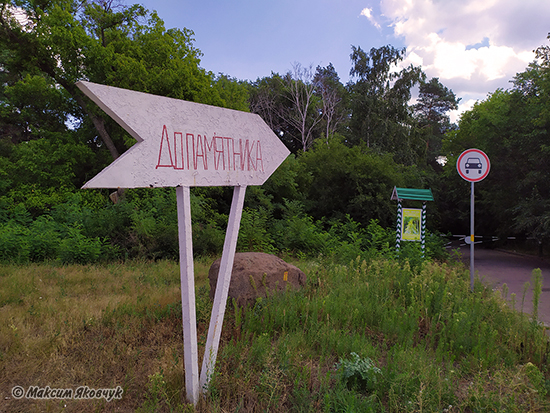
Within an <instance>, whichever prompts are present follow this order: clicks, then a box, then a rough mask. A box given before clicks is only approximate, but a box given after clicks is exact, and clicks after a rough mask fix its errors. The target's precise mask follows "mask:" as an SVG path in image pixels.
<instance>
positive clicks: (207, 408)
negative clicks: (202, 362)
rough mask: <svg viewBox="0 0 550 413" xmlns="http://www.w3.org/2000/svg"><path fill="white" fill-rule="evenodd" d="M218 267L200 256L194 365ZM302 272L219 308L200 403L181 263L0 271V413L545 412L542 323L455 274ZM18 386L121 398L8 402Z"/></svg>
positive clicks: (403, 269) (383, 265) (372, 266)
mask: <svg viewBox="0 0 550 413" xmlns="http://www.w3.org/2000/svg"><path fill="white" fill-rule="evenodd" d="M211 261H212V260H199V261H197V262H196V263H195V272H196V276H195V278H196V288H197V290H196V297H197V323H198V342H199V353H200V354H199V357H200V358H202V353H201V351H204V344H205V341H206V332H207V331H206V330H207V328H208V321H209V318H210V311H211V302H210V300H209V287H208V278H207V272H208V268H209V265H210V263H211ZM295 264H297V265H298V266H299V267H300V268H302V269H303V270H304V271H305V272H306V274H307V275H308V285H307V287H306V288H304V289H303V290H301V291H299V292H289V293H286V294H285V295H281V296H274V297H269V298H268V299H264V300H261V301H260V300H259V301H258V302H257V303H256V305H255V306H254V307H253V308H248V309H246V310H244V311H242V310H240V309H238V308H235V307H234V306H233V305H232V303H229V304H228V311H227V312H226V319H225V322H224V326H223V333H222V344H221V347H220V352H219V355H218V364H217V369H216V374H215V376H214V377H213V378H212V380H211V384H210V388H209V389H208V391H207V393H206V394H205V396H204V397H202V398H201V400H200V402H199V403H198V405H197V406H196V408H195V409H193V407H192V406H190V405H187V404H186V403H185V388H184V386H185V384H184V382H185V381H184V371H183V339H182V326H181V319H182V315H181V304H180V281H179V267H178V265H177V263H173V262H169V261H159V262H154V263H153V262H127V263H124V264H110V265H103V266H56V265H50V264H36V265H26V266H16V265H13V266H12V265H4V266H0V397H1V401H0V412H4V411H5V412H43V411H50V412H61V411H63V412H98V411H107V412H110V411H113V412H115V411H116V412H131V411H138V412H157V411H166V412H170V411H199V412H233V411H239V412H264V411H265V412H267V411H270V412H285V411H295V412H319V411H324V412H369V411H373V412H378V411H386V412H487V411H494V412H537V411H540V412H543V411H549V409H550V403H549V398H548V392H549V391H550V381H549V380H548V379H549V378H550V372H549V365H548V355H549V352H550V348H549V346H550V345H549V340H548V336H547V335H546V333H545V331H544V328H543V327H542V326H541V325H540V324H539V323H537V322H536V320H532V319H531V318H530V317H529V316H528V315H525V314H521V313H519V312H515V311H513V310H511V309H510V308H509V307H508V306H507V305H506V304H505V300H504V299H503V298H502V297H501V296H500V292H494V291H492V290H490V289H488V288H486V287H485V286H484V285H482V284H481V283H480V282H479V281H478V282H476V285H475V291H474V292H473V293H472V292H470V291H469V275H468V272H467V271H466V270H465V269H464V268H463V267H460V266H455V265H454V264H452V265H449V264H433V263H426V264H425V265H423V266H422V267H421V268H414V269H411V268H410V267H409V266H408V265H404V266H400V265H398V264H397V263H394V262H392V261H387V260H372V261H370V262H366V261H361V260H356V261H354V262H352V263H350V265H348V266H337V265H334V264H331V263H330V262H328V261H327V262H316V261H301V262H297V263H295ZM533 277H534V279H533V285H535V286H537V285H539V284H537V283H536V280H537V279H539V278H540V272H539V273H537V272H536V271H535V272H534V274H533ZM537 277H538V278H537ZM540 288H542V286H540ZM535 295H536V294H535ZM508 298H510V297H508ZM520 299H521V297H519V298H517V300H518V301H519V300H520ZM15 386H21V388H22V389H24V390H28V389H29V388H30V387H31V386H38V387H39V388H46V386H49V387H50V388H51V389H54V388H55V389H77V388H79V387H80V386H88V388H89V389H114V388H117V386H120V388H121V389H122V391H123V394H122V397H121V398H116V399H113V400H112V401H106V400H105V398H100V399H96V400H75V398H74V397H73V398H57V399H52V400H44V399H32V398H26V397H22V398H20V399H17V398H15V397H14V395H13V394H12V390H13V389H14V388H15ZM35 395H36V393H35Z"/></svg>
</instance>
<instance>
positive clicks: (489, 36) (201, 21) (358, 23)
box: [128, 0, 550, 120]
mask: <svg viewBox="0 0 550 413" xmlns="http://www.w3.org/2000/svg"><path fill="white" fill-rule="evenodd" d="M128 3H129V4H130V3H133V2H132V1H128ZM136 3H137V1H136ZM139 3H140V4H142V5H144V6H145V7H146V8H147V9H149V10H156V11H157V13H158V15H159V17H160V18H161V19H162V20H163V21H164V22H165V25H166V28H173V27H176V28H184V27H185V28H187V29H190V30H192V31H193V32H194V34H195V36H194V37H195V42H194V46H195V47H196V48H198V49H199V50H200V51H201V52H202V53H203V56H202V59H201V67H203V68H204V69H206V70H208V71H211V72H214V73H216V74H217V73H223V74H225V75H228V76H230V77H234V78H237V79H239V80H251V81H254V80H256V79H258V78H262V77H266V76H270V75H271V73H272V72H274V73H279V74H284V73H286V72H288V71H290V70H291V69H292V67H293V65H295V64H296V63H298V64H300V65H302V66H304V67H308V66H310V65H312V66H313V69H315V68H316V67H317V66H322V67H325V66H327V65H328V64H329V63H332V64H333V66H334V68H335V69H336V71H337V72H338V75H339V76H340V80H341V81H342V83H344V84H345V83H347V82H348V80H350V77H349V71H350V69H351V61H350V54H351V47H352V46H356V47H358V46H359V47H361V48H362V49H363V50H365V51H369V50H370V49H371V48H373V47H374V48H378V47H381V46H384V45H388V44H390V45H392V46H394V47H398V48H402V47H405V48H406V50H407V57H406V60H405V62H404V63H405V64H406V65H408V64H411V63H412V64H414V65H416V66H421V67H422V69H423V70H424V72H425V73H426V74H427V76H428V79H429V78H432V77H437V78H439V80H440V82H441V83H442V84H443V85H445V86H446V87H448V88H449V89H451V90H452V91H453V92H454V93H455V95H456V96H457V97H458V98H460V99H461V101H460V106H459V110H458V111H457V112H456V113H454V114H452V119H453V120H456V119H457V118H458V116H459V114H460V113H461V112H463V111H464V110H467V109H469V108H471V107H472V105H473V103H474V102H475V101H477V100H484V99H486V98H487V97H488V95H489V94H490V93H492V92H494V91H495V90H497V89H498V88H501V89H509V88H510V87H511V86H512V85H511V83H510V81H511V80H513V77H514V76H515V74H516V73H519V72H523V71H524V70H525V69H526V68H527V66H528V64H529V63H530V62H532V61H534V59H535V54H534V52H533V51H534V49H536V48H537V47H539V46H541V45H550V42H549V41H548V39H547V35H548V33H549V32H550V19H549V17H550V1H549V0H377V1H375V0H274V1H262V0H142V1H140V2H139Z"/></svg>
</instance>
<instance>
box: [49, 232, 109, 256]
mask: <svg viewBox="0 0 550 413" xmlns="http://www.w3.org/2000/svg"><path fill="white" fill-rule="evenodd" d="M103 245H104V242H103V241H102V240H100V239H99V238H89V237H87V236H85V235H84V234H82V229H81V228H80V227H77V226H73V227H71V228H69V229H68V232H67V236H66V237H65V238H64V239H63V240H62V241H61V243H60V244H59V254H58V258H59V259H60V261H61V262H62V263H63V264H87V263H93V262H97V261H99V260H100V258H101V255H102V252H103Z"/></svg>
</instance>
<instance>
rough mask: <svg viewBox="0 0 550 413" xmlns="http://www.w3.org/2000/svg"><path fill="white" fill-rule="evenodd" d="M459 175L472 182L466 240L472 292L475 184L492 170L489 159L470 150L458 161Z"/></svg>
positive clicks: (480, 152) (477, 151)
mask: <svg viewBox="0 0 550 413" xmlns="http://www.w3.org/2000/svg"><path fill="white" fill-rule="evenodd" d="M456 169H457V171H458V174H459V175H460V176H461V177H462V178H463V179H465V180H466V181H469V182H471V188H470V237H466V238H465V239H464V240H465V241H466V243H467V244H470V290H472V291H473V290H474V238H475V236H474V183H475V182H479V181H481V180H483V179H485V178H486V177H487V175H488V174H489V170H490V169H491V162H490V161H489V157H488V156H487V155H486V154H485V153H484V152H483V151H481V150H479V149H468V150H465V151H464V152H462V153H461V154H460V156H459V157H458V160H457V161H456Z"/></svg>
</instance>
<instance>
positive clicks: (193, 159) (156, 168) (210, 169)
mask: <svg viewBox="0 0 550 413" xmlns="http://www.w3.org/2000/svg"><path fill="white" fill-rule="evenodd" d="M77 86H78V87H79V88H80V89H81V90H82V91H83V92H84V93H85V94H86V95H87V96H88V97H89V98H90V99H92V100H93V101H94V102H95V103H97V104H98V105H99V106H100V107H101V108H102V109H103V110H104V111H105V112H107V113H108V114H109V115H110V116H111V117H112V118H113V119H115V120H116V121H117V122H118V123H119V124H120V125H121V126H123V127H124V129H126V130H127V131H128V132H129V133H130V134H131V135H132V136H133V137H134V138H135V139H136V140H137V142H138V143H136V144H135V145H134V146H132V147H131V148H130V149H129V150H128V151H126V152H125V153H124V154H122V155H121V156H120V157H119V158H118V159H117V160H116V161H114V162H113V163H112V164H111V165H109V166H108V167H107V168H105V169H104V170H103V171H102V172H100V173H99V174H98V175H97V176H95V177H94V178H93V179H92V180H90V181H89V182H87V183H86V184H85V185H84V188H117V187H119V188H138V187H176V186H239V185H261V184H263V183H264V182H265V180H266V179H267V178H268V177H269V176H270V175H271V174H272V173H273V172H274V171H275V169H277V167H278V166H279V165H280V164H281V163H282V162H283V161H284V160H285V159H286V157H287V156H288V154H289V153H290V152H289V151H288V149H287V148H286V147H285V146H284V144H283V143H282V142H281V141H280V139H279V138H277V136H276V135H275V134H274V133H273V131H272V130H271V129H269V127H268V126H267V125H266V124H265V122H264V121H263V120H262V119H261V118H260V117H259V116H258V115H256V114H252V113H247V112H241V111H237V110H231V109H224V108H219V107H215V106H209V105H203V104H200V103H193V102H187V101H184V100H179V99H171V98H167V97H163V96H156V95H151V94H148V93H142V92H136V91H133V90H127V89H121V88H117V87H113V86H104V85H99V84H96V83H91V82H84V81H80V82H77Z"/></svg>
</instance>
